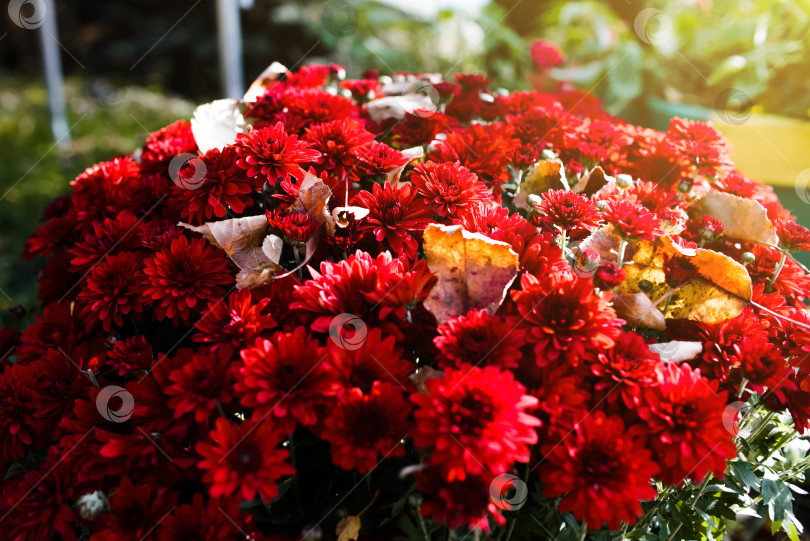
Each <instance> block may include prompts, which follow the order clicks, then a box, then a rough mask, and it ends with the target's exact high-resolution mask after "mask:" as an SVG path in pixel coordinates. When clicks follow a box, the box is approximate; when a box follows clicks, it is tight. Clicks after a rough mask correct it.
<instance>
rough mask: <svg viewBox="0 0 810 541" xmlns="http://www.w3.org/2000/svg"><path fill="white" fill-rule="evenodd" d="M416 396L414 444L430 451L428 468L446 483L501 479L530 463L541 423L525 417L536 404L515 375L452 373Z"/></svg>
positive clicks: (466, 368) (491, 370) (488, 370)
mask: <svg viewBox="0 0 810 541" xmlns="http://www.w3.org/2000/svg"><path fill="white" fill-rule="evenodd" d="M425 387H426V388H427V394H421V393H415V394H412V395H411V401H412V402H413V403H414V404H416V405H417V410H416V412H415V413H414V421H415V426H414V433H413V443H414V445H415V446H416V447H417V448H420V449H429V450H431V457H430V463H431V464H432V465H435V466H437V467H438V468H440V469H441V471H442V473H443V475H444V476H445V478H446V479H447V480H448V481H455V480H463V479H465V478H466V477H467V475H486V474H491V475H499V474H502V473H505V472H507V471H508V470H509V469H510V468H511V466H512V463H513V462H515V461H518V462H528V461H529V457H530V453H529V447H528V445H530V444H534V443H537V433H536V432H535V430H534V427H536V426H539V424H540V421H539V420H538V419H536V418H535V417H532V416H531V415H529V414H528V413H526V410H527V409H531V408H533V407H534V406H536V405H537V404H538V401H537V399H536V398H534V397H532V396H529V395H527V394H524V392H525V388H524V387H523V386H522V385H521V384H520V383H518V382H516V381H515V380H514V377H513V376H512V373H511V372H507V371H501V370H500V369H498V368H496V367H494V366H486V367H484V368H478V367H473V366H470V365H463V366H462V367H461V368H460V369H458V370H454V369H451V368H448V369H447V370H446V371H445V375H444V377H441V378H430V379H427V380H426V381H425Z"/></svg>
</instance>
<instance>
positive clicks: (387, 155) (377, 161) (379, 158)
mask: <svg viewBox="0 0 810 541" xmlns="http://www.w3.org/2000/svg"><path fill="white" fill-rule="evenodd" d="M354 154H355V156H357V168H358V169H360V170H361V171H363V172H364V173H365V174H367V175H385V174H387V173H389V172H391V171H393V170H394V169H396V168H398V167H402V166H403V165H405V164H406V163H408V158H406V157H405V156H404V155H403V154H402V152H400V151H398V150H394V149H393V148H391V147H389V146H388V145H386V144H385V143H380V142H379V141H372V142H371V143H370V144H367V145H363V146H361V147H359V148H357V149H355V151H354Z"/></svg>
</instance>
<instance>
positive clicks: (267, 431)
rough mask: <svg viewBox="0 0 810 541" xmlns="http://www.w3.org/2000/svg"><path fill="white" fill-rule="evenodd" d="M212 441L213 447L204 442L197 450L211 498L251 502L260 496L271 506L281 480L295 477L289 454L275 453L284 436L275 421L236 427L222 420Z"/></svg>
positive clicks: (218, 420) (218, 422)
mask: <svg viewBox="0 0 810 541" xmlns="http://www.w3.org/2000/svg"><path fill="white" fill-rule="evenodd" d="M209 437H210V438H211V440H212V442H211V443H208V442H207V441H201V442H199V443H197V446H196V449H197V452H198V453H199V454H200V456H201V457H202V460H201V461H200V463H199V467H200V469H203V470H206V472H205V474H204V475H203V481H205V482H206V483H208V485H209V492H210V493H211V496H214V497H216V496H230V495H232V494H235V493H238V494H240V495H241V497H242V499H244V500H252V499H253V498H254V497H256V495H257V494H258V495H259V496H260V497H261V498H262V499H263V500H265V501H268V502H269V501H271V500H272V499H273V498H275V497H276V496H278V486H277V485H276V482H277V481H278V479H279V478H280V477H282V476H284V475H293V474H294V473H295V468H293V467H292V466H291V465H290V464H288V463H287V462H286V460H287V457H288V456H289V453H287V451H285V450H283V449H276V447H278V444H279V443H280V441H281V438H282V434H281V432H279V431H278V430H275V429H274V428H273V423H272V421H266V422H259V423H252V422H250V421H246V422H244V423H242V424H241V425H236V424H234V423H231V422H230V421H228V420H227V419H223V418H219V419H217V422H216V428H215V429H214V430H212V431H211V432H210V433H209Z"/></svg>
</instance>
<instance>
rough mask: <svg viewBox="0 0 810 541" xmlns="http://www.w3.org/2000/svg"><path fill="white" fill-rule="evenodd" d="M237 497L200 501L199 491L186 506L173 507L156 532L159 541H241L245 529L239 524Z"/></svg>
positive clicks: (201, 496) (238, 499) (244, 526)
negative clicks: (193, 540) (198, 540)
mask: <svg viewBox="0 0 810 541" xmlns="http://www.w3.org/2000/svg"><path fill="white" fill-rule="evenodd" d="M240 501H241V500H240V498H236V497H230V498H210V499H207V500H206V499H204V498H203V495H202V494H201V493H199V492H197V493H195V494H194V497H193V498H192V500H191V502H190V503H186V504H183V505H181V506H179V507H176V508H175V509H174V510H173V511H172V512H171V514H170V515H168V516H167V517H166V518H165V519H164V520H163V521H162V522H161V523H160V527H159V529H158V539H159V540H160V541H187V540H189V539H217V540H220V541H241V540H244V538H245V534H244V533H243V532H242V531H240V530H244V529H245V528H246V527H247V526H246V525H243V524H240V522H241V520H240V519H241V513H240V511H239V502H240Z"/></svg>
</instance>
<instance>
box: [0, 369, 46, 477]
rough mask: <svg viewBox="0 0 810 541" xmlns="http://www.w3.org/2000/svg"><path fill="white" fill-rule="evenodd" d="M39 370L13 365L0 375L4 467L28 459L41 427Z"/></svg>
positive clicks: (0, 453) (0, 450) (0, 443)
mask: <svg viewBox="0 0 810 541" xmlns="http://www.w3.org/2000/svg"><path fill="white" fill-rule="evenodd" d="M40 375H41V371H40V369H39V368H38V367H37V366H36V365H19V364H16V365H10V366H6V369H5V370H4V371H3V373H2V374H0V404H2V405H3V407H2V408H0V458H2V462H3V464H8V463H11V462H12V461H14V460H17V459H21V458H23V457H24V456H25V450H26V448H27V447H30V446H31V445H32V444H33V442H34V440H33V438H34V437H35V436H36V435H37V434H38V433H39V431H40V430H41V428H42V421H41V420H40V419H39V418H38V416H37V406H38V404H39V386H40V385H39V378H40Z"/></svg>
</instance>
